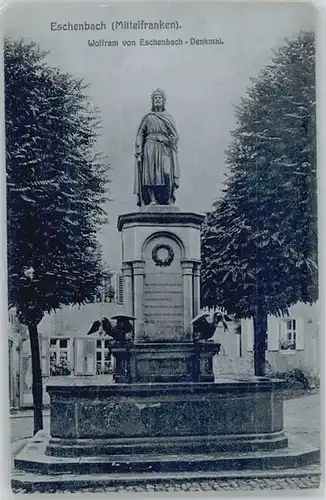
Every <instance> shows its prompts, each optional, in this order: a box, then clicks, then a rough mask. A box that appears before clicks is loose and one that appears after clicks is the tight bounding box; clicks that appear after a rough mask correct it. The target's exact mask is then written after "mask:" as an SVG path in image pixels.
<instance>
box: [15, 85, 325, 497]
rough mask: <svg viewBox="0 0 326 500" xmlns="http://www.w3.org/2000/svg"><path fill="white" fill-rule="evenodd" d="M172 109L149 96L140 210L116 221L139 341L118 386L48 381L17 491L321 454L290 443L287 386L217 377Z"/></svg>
mask: <svg viewBox="0 0 326 500" xmlns="http://www.w3.org/2000/svg"><path fill="white" fill-rule="evenodd" d="M165 102H166V98H165V95H164V92H163V91H161V90H156V91H155V92H154V93H153V94H152V111H151V112H150V113H148V114H147V115H146V116H145V117H144V118H143V120H142V121H141V124H140V127H139V130H138V133H137V138H136V167H135V168H136V172H135V173H136V176H135V194H136V195H137V204H138V206H139V208H138V210H137V211H135V212H132V213H128V214H123V215H120V216H119V219H118V230H119V231H120V232H121V234H122V259H123V262H122V268H123V276H124V304H125V307H126V313H127V314H129V315H130V317H135V318H136V320H135V324H134V340H133V341H132V342H116V343H115V346H114V347H113V348H112V352H113V354H114V356H115V357H116V371H115V374H114V381H115V383H108V380H107V379H106V378H105V377H104V378H103V377H102V378H101V380H99V379H98V378H91V377H90V378H89V379H86V378H85V377H84V378H78V377H75V378H65V379H62V380H52V381H51V382H50V383H49V384H48V386H47V391H48V392H49V395H50V401H51V429H50V436H46V435H44V434H42V432H40V433H38V434H37V435H36V436H35V437H34V438H33V439H32V440H31V442H30V443H28V444H27V446H26V447H25V448H24V449H23V450H22V451H21V452H20V453H19V454H18V455H17V457H16V459H15V466H16V468H17V469H20V470H22V471H24V472H30V473H31V474H30V475H28V476H27V477H25V476H24V477H22V476H21V475H19V473H17V474H16V476H15V477H14V479H13V484H14V485H16V486H17V487H19V486H23V487H28V485H30V487H31V488H33V487H34V486H33V485H35V484H42V481H43V484H44V480H43V479H42V478H41V479H40V477H41V476H42V475H43V476H44V474H48V475H50V476H47V478H46V481H50V480H51V482H52V484H55V482H56V481H57V482H60V481H61V483H60V484H63V483H64V484H66V483H67V484H69V480H70V479H69V478H70V477H72V478H73V479H72V480H73V482H74V484H75V485H76V484H78V485H80V487H83V485H85V484H86V483H87V484H91V483H92V482H93V483H94V484H97V483H96V482H100V484H101V485H103V484H106V483H107V484H112V482H115V481H122V482H124V483H126V481H128V480H131V481H133V480H135V476H134V474H137V473H142V479H139V480H144V481H151V480H154V481H156V480H157V479H158V478H160V474H162V473H165V472H169V478H170V479H173V478H176V479H178V478H180V474H181V475H182V479H184V478H185V477H186V476H185V475H186V474H189V477H192V476H193V473H194V472H196V477H197V478H200V477H201V474H202V477H206V476H207V474H218V473H219V472H218V471H224V472H223V474H224V476H227V474H228V471H230V470H235V469H238V470H239V469H241V470H244V469H250V468H253V469H265V468H268V467H283V468H286V467H287V468H291V467H297V466H300V465H303V464H308V463H311V462H313V461H314V460H316V458H318V456H319V451H318V450H316V449H313V448H311V447H307V446H306V445H303V444H302V443H298V442H296V441H293V440H292V439H289V440H288V437H287V436H285V433H284V430H283V400H282V393H281V391H280V389H281V388H282V387H283V383H282V381H280V380H275V379H269V378H258V377H252V378H248V379H241V380H239V379H237V378H232V377H231V378H228V379H223V378H219V379H217V380H215V379H214V374H213V369H212V359H213V356H214V355H216V354H218V352H219V347H220V346H219V344H216V343H214V342H212V341H208V342H206V341H201V340H200V335H199V340H198V335H196V337H194V336H193V332H192V327H191V320H192V319H193V318H194V316H195V315H196V314H197V313H198V310H199V304H200V227H201V224H202V222H203V218H204V217H203V215H201V214H198V213H193V212H182V211H180V210H179V209H178V207H177V206H176V205H175V191H176V189H177V188H178V186H179V166H178V149H177V146H178V134H177V131H176V127H175V125H174V123H173V120H172V118H171V117H170V116H169V115H167V113H166V112H165ZM197 333H198V332H197ZM130 473H132V474H130ZM60 474H61V476H60V477H61V479H58V476H59V475H60ZM65 474H66V476H65ZM69 474H70V476H69ZM73 474H74V475H73ZM82 474H84V476H82ZM85 474H86V475H87V474H89V476H88V477H89V480H88V479H87V476H85ZM91 474H93V475H92V476H91ZM101 474H102V475H101ZM103 474H104V476H103ZM51 475H52V476H51ZM78 475H80V476H78ZM94 475H95V476H94ZM64 478H66V479H64Z"/></svg>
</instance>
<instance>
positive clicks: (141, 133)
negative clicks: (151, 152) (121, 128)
mask: <svg viewBox="0 0 326 500" xmlns="http://www.w3.org/2000/svg"><path fill="white" fill-rule="evenodd" d="M146 135H147V120H146V117H145V118H144V119H143V120H142V122H141V124H140V126H139V129H138V132H137V136H136V146H135V152H136V156H139V155H141V154H142V152H143V146H144V142H145V140H146Z"/></svg>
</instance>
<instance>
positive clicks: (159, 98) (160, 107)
mask: <svg viewBox="0 0 326 500" xmlns="http://www.w3.org/2000/svg"><path fill="white" fill-rule="evenodd" d="M151 100H152V111H165V102H166V95H165V93H164V91H163V90H161V89H156V90H154V92H153V93H152V95H151Z"/></svg>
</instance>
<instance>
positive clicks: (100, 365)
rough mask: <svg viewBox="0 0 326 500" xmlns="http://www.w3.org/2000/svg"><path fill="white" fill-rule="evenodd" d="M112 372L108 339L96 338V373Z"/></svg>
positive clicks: (106, 373) (105, 373)
mask: <svg viewBox="0 0 326 500" xmlns="http://www.w3.org/2000/svg"><path fill="white" fill-rule="evenodd" d="M108 374H110V375H111V374H112V362H111V349H110V341H109V340H105V339H98V340H97V341H96V375H108Z"/></svg>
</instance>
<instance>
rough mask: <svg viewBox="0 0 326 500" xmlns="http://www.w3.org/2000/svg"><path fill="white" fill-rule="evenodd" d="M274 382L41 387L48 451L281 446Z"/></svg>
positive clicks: (280, 410)
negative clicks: (47, 415) (47, 414)
mask: <svg viewBox="0 0 326 500" xmlns="http://www.w3.org/2000/svg"><path fill="white" fill-rule="evenodd" d="M281 386H282V383H281V382H280V381H274V380H268V379H254V380H250V381H236V380H232V379H231V380H221V381H219V382H217V383H213V384H210V383H170V384H157V383H152V384H130V385H123V384H121V385H109V386H105V385H99V384H98V382H97V384H95V383H94V385H92V384H90V383H89V384H87V385H82V384H81V383H80V381H77V380H76V382H75V384H73V385H69V386H68V385H67V383H66V382H64V383H62V384H60V385H59V384H58V385H51V386H48V388H47V390H48V392H49V394H50V399H51V429H50V432H51V439H50V441H49V444H48V446H47V449H46V453H47V454H48V455H55V456H66V457H67V456H70V457H73V456H75V457H79V456H83V455H85V456H93V455H94V456H95V455H96V456H97V455H115V454H116V455H128V454H129V455H133V454H137V453H142V454H144V453H145V454H146V453H149V454H157V453H158V454H161V453H162V454H164V453H181V452H182V453H207V452H229V451H237V452H245V451H258V450H273V449H277V448H282V447H285V446H286V445H287V439H286V437H285V435H284V433H283V401H282V396H281V394H279V391H278V389H279V388H280V387H281Z"/></svg>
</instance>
